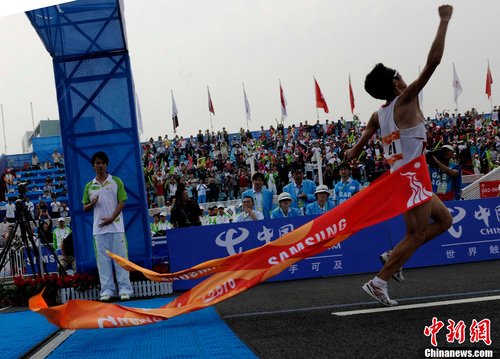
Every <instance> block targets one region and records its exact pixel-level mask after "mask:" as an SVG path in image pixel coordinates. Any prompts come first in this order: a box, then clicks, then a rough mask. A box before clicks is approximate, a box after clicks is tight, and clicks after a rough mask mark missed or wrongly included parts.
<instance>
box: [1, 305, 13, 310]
mask: <svg viewBox="0 0 500 359" xmlns="http://www.w3.org/2000/svg"><path fill="white" fill-rule="evenodd" d="M10 308H12V305H9V306H7V307H3V308H0V312H1V311H2V310H7V309H10Z"/></svg>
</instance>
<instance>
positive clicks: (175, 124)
mask: <svg viewBox="0 0 500 359" xmlns="http://www.w3.org/2000/svg"><path fill="white" fill-rule="evenodd" d="M170 93H171V94H172V125H173V127H174V133H177V127H179V117H178V115H179V111H177V105H176V104H175V99H174V91H172V90H170Z"/></svg>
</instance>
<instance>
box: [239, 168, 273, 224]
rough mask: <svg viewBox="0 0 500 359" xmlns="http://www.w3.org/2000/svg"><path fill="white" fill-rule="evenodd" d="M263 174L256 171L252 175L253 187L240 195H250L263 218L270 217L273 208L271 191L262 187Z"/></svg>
mask: <svg viewBox="0 0 500 359" xmlns="http://www.w3.org/2000/svg"><path fill="white" fill-rule="evenodd" d="M264 179H265V177H264V174H262V173H260V172H256V173H254V174H253V176H252V185H253V188H252V189H249V190H247V191H245V192H243V194H242V195H241V196H242V197H245V196H251V197H252V198H253V199H254V204H255V209H256V210H257V211H258V212H261V213H262V214H263V215H264V218H266V219H269V218H271V211H272V210H273V192H271V191H270V190H268V189H267V188H264Z"/></svg>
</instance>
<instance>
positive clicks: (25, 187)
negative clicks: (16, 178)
mask: <svg viewBox="0 0 500 359" xmlns="http://www.w3.org/2000/svg"><path fill="white" fill-rule="evenodd" d="M17 191H18V192H19V194H20V195H21V196H25V195H26V192H27V191H28V183H27V182H20V183H19V184H18V185H17Z"/></svg>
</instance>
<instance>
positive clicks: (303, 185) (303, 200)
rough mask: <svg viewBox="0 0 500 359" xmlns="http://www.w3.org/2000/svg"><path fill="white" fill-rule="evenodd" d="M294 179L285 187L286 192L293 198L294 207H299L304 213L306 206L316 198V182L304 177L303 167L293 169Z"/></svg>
mask: <svg viewBox="0 0 500 359" xmlns="http://www.w3.org/2000/svg"><path fill="white" fill-rule="evenodd" d="M292 177H293V181H292V182H290V183H289V184H287V185H286V186H285V187H283V191H284V192H288V193H289V194H290V196H291V197H292V199H293V202H292V207H293V208H297V209H299V210H300V211H301V213H302V214H303V213H304V211H305V207H306V206H307V205H308V204H309V203H312V202H314V201H315V200H316V198H315V197H314V192H315V191H316V184H315V183H314V182H313V181H311V180H307V179H304V170H303V169H302V168H301V167H294V168H293V169H292Z"/></svg>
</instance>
